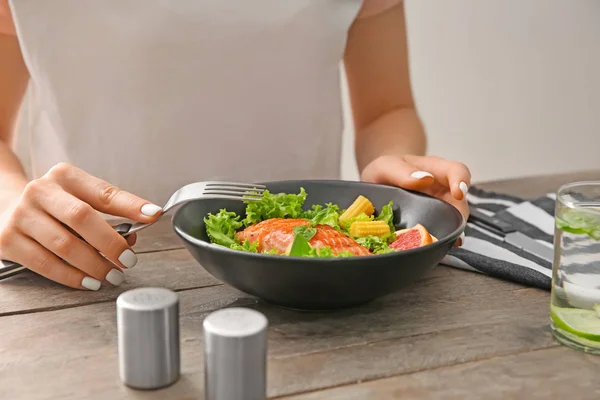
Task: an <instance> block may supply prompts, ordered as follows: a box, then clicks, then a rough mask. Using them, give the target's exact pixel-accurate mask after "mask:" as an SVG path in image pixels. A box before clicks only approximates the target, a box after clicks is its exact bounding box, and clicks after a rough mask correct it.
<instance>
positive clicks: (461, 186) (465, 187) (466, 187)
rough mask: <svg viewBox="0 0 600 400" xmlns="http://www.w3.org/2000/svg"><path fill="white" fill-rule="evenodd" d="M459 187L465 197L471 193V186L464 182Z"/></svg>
mask: <svg viewBox="0 0 600 400" xmlns="http://www.w3.org/2000/svg"><path fill="white" fill-rule="evenodd" d="M458 187H459V189H460V191H461V192H463V196H466V195H467V193H469V186H467V184H466V183H464V182H461V183H460V184H459V185H458Z"/></svg>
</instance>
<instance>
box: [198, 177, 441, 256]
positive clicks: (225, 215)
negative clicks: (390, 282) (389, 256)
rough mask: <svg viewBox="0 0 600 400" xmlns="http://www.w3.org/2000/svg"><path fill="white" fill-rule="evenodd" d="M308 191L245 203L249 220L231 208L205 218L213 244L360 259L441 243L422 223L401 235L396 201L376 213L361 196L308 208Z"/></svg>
mask: <svg viewBox="0 0 600 400" xmlns="http://www.w3.org/2000/svg"><path fill="white" fill-rule="evenodd" d="M306 196H307V193H306V191H305V190H304V188H301V189H300V193H298V194H291V193H270V192H269V191H268V190H266V191H265V192H264V193H263V196H262V198H261V200H260V201H250V202H247V203H246V216H245V218H243V219H242V216H240V215H237V214H236V213H234V212H231V211H227V210H226V209H222V210H220V211H219V212H218V213H216V214H208V215H207V216H206V217H205V218H204V223H205V226H206V233H207V235H208V237H209V239H210V242H211V243H213V244H216V245H220V246H224V247H227V248H229V249H233V250H239V251H246V252H254V253H263V254H276V255H287V256H294V257H318V258H331V257H357V256H370V255H376V254H386V253H390V252H394V251H402V250H407V249H411V248H415V247H420V246H425V245H427V244H430V243H432V242H435V241H437V239H436V238H435V237H433V236H432V235H431V234H430V233H429V232H428V231H427V229H425V227H424V226H422V225H416V226H414V227H412V228H408V229H401V230H398V231H396V230H395V229H396V228H395V226H394V211H393V206H394V204H393V202H392V201H390V202H389V203H388V204H386V205H384V206H383V207H381V209H380V210H378V211H377V210H375V207H374V206H373V204H372V203H371V201H370V200H369V199H367V198H366V197H364V196H362V195H361V196H358V197H357V198H356V199H355V201H354V202H353V203H352V204H350V205H349V206H348V208H345V209H342V208H340V206H339V205H337V204H332V203H327V204H325V205H313V206H312V207H311V208H310V209H309V210H305V209H304V207H303V206H304V202H305V201H306Z"/></svg>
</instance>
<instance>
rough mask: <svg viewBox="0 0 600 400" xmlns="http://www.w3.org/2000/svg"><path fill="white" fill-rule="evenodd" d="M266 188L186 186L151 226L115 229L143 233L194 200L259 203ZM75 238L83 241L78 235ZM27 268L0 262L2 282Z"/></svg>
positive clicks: (216, 183)
mask: <svg viewBox="0 0 600 400" xmlns="http://www.w3.org/2000/svg"><path fill="white" fill-rule="evenodd" d="M265 189H266V186H264V185H259V184H253V183H239V182H221V181H206V182H196V183H190V184H189V185H185V186H184V187H182V188H181V189H179V190H178V191H176V192H175V193H173V195H172V196H171V198H170V199H169V201H167V204H165V206H164V207H163V209H162V214H161V215H160V217H159V218H158V219H157V220H156V221H154V222H151V223H149V224H144V223H141V222H134V223H121V224H119V225H115V226H113V228H114V229H115V230H116V231H117V232H119V234H121V235H122V236H124V237H127V236H129V235H131V234H132V233H134V232H138V231H141V230H142V229H145V228H147V227H149V226H150V225H153V224H155V223H156V222H157V221H158V220H159V219H160V218H161V217H162V216H163V215H165V214H166V213H168V212H169V211H170V210H171V209H173V208H175V207H177V206H180V205H182V204H185V203H187V202H190V201H194V200H205V199H226V200H239V201H259V200H260V199H262V194H263V192H264V191H265ZM74 234H75V236H77V237H78V238H80V239H82V240H83V238H81V236H79V235H78V234H77V233H74ZM26 269H27V268H26V267H24V266H22V265H21V264H18V263H16V262H13V261H8V260H0V280H2V279H5V278H8V277H10V276H14V275H17V274H19V273H21V272H23V271H24V270H26Z"/></svg>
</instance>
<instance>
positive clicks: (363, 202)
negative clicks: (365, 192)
mask: <svg viewBox="0 0 600 400" xmlns="http://www.w3.org/2000/svg"><path fill="white" fill-rule="evenodd" d="M374 212H375V207H373V204H372V203H371V202H370V201H369V199H367V198H366V197H364V196H358V198H357V199H356V200H354V203H352V204H351V205H350V207H348V209H347V210H346V211H344V213H343V214H342V215H340V222H342V221H349V220H350V219H351V218H354V217H358V216H359V215H360V214H367V216H369V217H370V216H371V215H373V213H374Z"/></svg>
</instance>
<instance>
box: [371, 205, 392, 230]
mask: <svg viewBox="0 0 600 400" xmlns="http://www.w3.org/2000/svg"><path fill="white" fill-rule="evenodd" d="M375 220H377V221H385V222H386V223H387V224H388V225H389V226H390V230H391V231H392V232H395V231H396V227H395V226H394V202H393V201H390V202H389V203H388V204H386V205H385V206H383V207H381V212H380V213H379V215H378V216H377V218H375Z"/></svg>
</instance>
